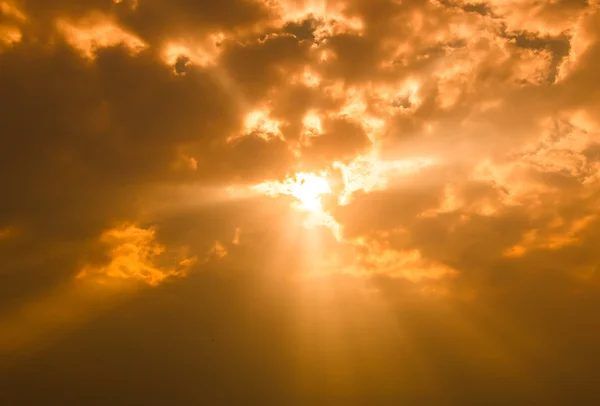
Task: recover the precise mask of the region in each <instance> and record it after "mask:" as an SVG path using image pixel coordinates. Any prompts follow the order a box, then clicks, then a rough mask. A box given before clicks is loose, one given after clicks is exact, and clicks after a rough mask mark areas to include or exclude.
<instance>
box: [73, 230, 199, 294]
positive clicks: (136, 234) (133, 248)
mask: <svg viewBox="0 0 600 406" xmlns="http://www.w3.org/2000/svg"><path fill="white" fill-rule="evenodd" d="M100 241H101V242H102V243H103V244H105V245H107V246H108V247H109V249H110V257H111V259H110V263H109V264H107V265H102V266H86V267H85V268H84V269H82V270H81V271H80V272H79V273H78V274H77V278H78V279H93V280H95V281H97V282H98V283H100V284H106V283H111V282H112V281H115V280H117V281H118V280H132V281H141V282H144V283H147V284H148V285H151V286H156V285H159V284H160V283H162V282H163V281H165V280H166V279H167V278H170V277H181V276H185V275H186V273H187V270H188V268H189V266H190V265H193V263H194V262H195V261H196V259H195V258H185V257H184V258H181V259H180V260H179V263H178V264H176V265H175V266H170V267H168V268H162V267H159V266H158V265H156V264H155V261H156V259H157V258H158V257H159V256H160V255H161V254H164V253H165V247H164V246H162V245H160V244H158V243H156V242H155V231H154V230H152V229H144V228H138V227H136V226H133V225H124V226H122V227H119V228H115V229H112V230H108V231H106V232H105V233H104V234H103V235H102V237H101V238H100Z"/></svg>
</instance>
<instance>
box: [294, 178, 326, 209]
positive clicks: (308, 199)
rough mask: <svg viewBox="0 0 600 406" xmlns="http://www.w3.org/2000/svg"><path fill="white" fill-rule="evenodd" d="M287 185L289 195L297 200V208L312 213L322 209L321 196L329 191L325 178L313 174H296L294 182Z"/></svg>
mask: <svg viewBox="0 0 600 406" xmlns="http://www.w3.org/2000/svg"><path fill="white" fill-rule="evenodd" d="M288 187H289V191H290V195H291V196H293V197H295V198H296V199H297V200H298V206H299V208H300V209H302V210H304V211H309V212H312V213H317V212H321V211H322V210H323V206H322V204H321V196H322V195H324V194H330V193H331V188H330V186H329V182H327V179H325V178H324V177H321V176H318V175H315V174H299V175H296V179H295V182H293V183H291V184H289V185H288Z"/></svg>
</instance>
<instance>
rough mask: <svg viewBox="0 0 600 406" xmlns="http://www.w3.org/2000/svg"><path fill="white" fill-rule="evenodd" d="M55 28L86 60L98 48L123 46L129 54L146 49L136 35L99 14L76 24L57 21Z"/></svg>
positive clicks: (91, 57)
mask: <svg viewBox="0 0 600 406" xmlns="http://www.w3.org/2000/svg"><path fill="white" fill-rule="evenodd" d="M56 27H57V29H58V30H59V31H60V32H61V33H62V34H63V35H64V37H65V40H66V41H67V42H68V43H69V44H70V45H71V46H73V47H74V48H75V49H77V50H78V51H80V52H81V54H82V56H84V57H86V58H88V59H94V57H95V54H96V51H97V50H98V49H99V48H106V47H112V46H116V45H123V46H125V47H126V48H127V49H128V50H129V51H130V52H131V53H133V54H136V53H139V52H141V51H143V50H144V49H146V48H147V47H148V45H147V44H146V43H145V42H144V41H142V40H141V39H140V38H138V37H137V36H136V35H134V34H131V33H129V32H127V31H125V30H124V29H123V28H121V27H119V26H118V25H117V24H116V23H115V22H113V21H111V19H110V18H108V17H105V16H103V15H101V14H98V15H92V16H90V17H88V18H85V19H83V20H79V21H76V22H71V21H68V20H58V21H57V22H56Z"/></svg>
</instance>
